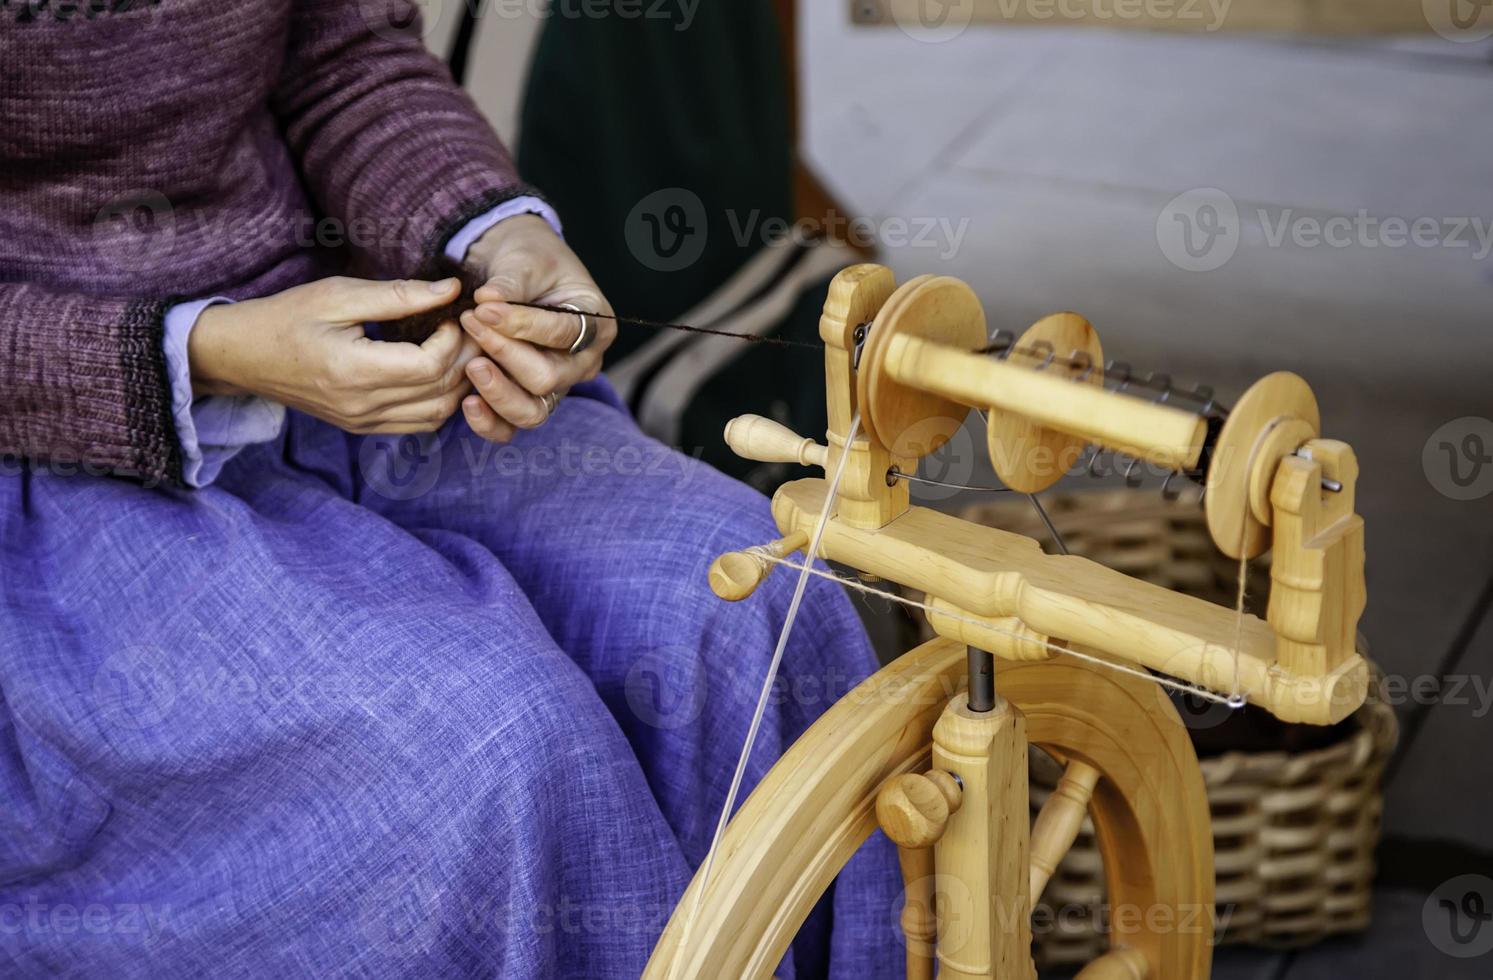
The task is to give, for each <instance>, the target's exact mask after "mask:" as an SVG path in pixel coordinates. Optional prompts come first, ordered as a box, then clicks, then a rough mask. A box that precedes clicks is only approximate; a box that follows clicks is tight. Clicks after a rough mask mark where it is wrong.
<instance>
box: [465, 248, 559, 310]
mask: <svg viewBox="0 0 1493 980" xmlns="http://www.w3.org/2000/svg"><path fill="white" fill-rule="evenodd" d="M541 264H545V263H539V262H537V261H533V260H532V259H531V260H529V261H519V262H505V263H503V264H502V265H501V267H500V268H498V269H497V270H496V271H494V272H493V273H492V274H491V275H489V276H488V277H487V282H485V283H483V284H482V285H480V286H478V287H477V291H476V292H475V293H473V294H472V298H473V299H475V300H476V301H477V302H479V303H503V302H507V301H508V300H528V299H529V298H530V297H532V296H537V295H539V294H540V293H541V292H543V291H544V289H543V288H542V287H541V285H540V281H539V275H538V273H539V271H540V270H539V266H540V265H541ZM545 265H546V271H548V269H547V264H545Z"/></svg>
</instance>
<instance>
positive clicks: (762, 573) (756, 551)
mask: <svg viewBox="0 0 1493 980" xmlns="http://www.w3.org/2000/svg"><path fill="white" fill-rule="evenodd" d="M808 544H809V536H808V534H806V533H804V532H803V531H794V532H793V533H792V534H790V535H788V536H787V537H786V538H779V539H778V540H776V541H774V542H772V543H771V544H767V545H763V546H762V547H761V548H751V549H748V550H746V551H728V552H726V553H725V554H724V555H721V556H720V557H719V558H717V559H716V560H715V561H713V562H711V563H710V591H711V592H714V593H715V594H716V595H717V596H719V597H720V598H722V599H725V600H726V601H727V602H740V601H741V600H743V599H745V598H746V597H747V596H749V595H751V594H752V593H753V592H756V591H757V586H759V585H761V584H762V583H763V582H764V581H766V580H767V576H768V575H770V574H772V568H773V565H774V564H775V562H772V561H769V560H768V558H769V556H771V557H772V558H786V557H788V555H789V553H791V552H794V551H797V550H799V549H800V548H805V547H807V546H808Z"/></svg>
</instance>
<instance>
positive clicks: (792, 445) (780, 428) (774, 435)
mask: <svg viewBox="0 0 1493 980" xmlns="http://www.w3.org/2000/svg"><path fill="white" fill-rule="evenodd" d="M726 445H728V446H730V447H731V451H732V452H734V453H735V454H736V455H738V456H740V457H742V458H743V459H755V460H757V461H758V462H762V463H798V464H799V465H801V466H823V465H824V464H825V461H826V460H827V459H828V458H829V450H828V449H826V448H825V447H824V446H821V445H819V444H818V443H816V442H815V441H814V440H813V439H806V438H804V437H803V436H801V435H799V434H798V433H796V432H794V431H793V430H792V429H790V428H788V427H787V426H786V425H783V424H782V423H780V422H774V421H773V420H772V419H769V418H763V417H762V416H761V415H738V416H737V417H736V418H734V419H732V420H731V421H729V422H727V423H726Z"/></svg>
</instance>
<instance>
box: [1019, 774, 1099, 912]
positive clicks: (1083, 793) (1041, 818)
mask: <svg viewBox="0 0 1493 980" xmlns="http://www.w3.org/2000/svg"><path fill="white" fill-rule="evenodd" d="M1098 782H1099V770H1098V769H1095V768H1094V767H1093V766H1091V765H1089V764H1087V763H1084V762H1078V761H1076V760H1075V761H1073V762H1070V763H1068V768H1067V769H1066V770H1064V772H1063V778H1062V779H1060V780H1058V785H1057V788H1056V789H1054V790H1053V791H1052V795H1051V796H1049V797H1048V798H1047V802H1046V803H1044V804H1042V812H1041V813H1039V814H1037V822H1036V823H1034V824H1033V825H1032V884H1031V895H1032V902H1033V904H1035V903H1036V901H1037V900H1038V899H1039V898H1041V897H1042V890H1043V889H1044V888H1046V887H1047V881H1048V879H1050V878H1051V877H1052V873H1053V872H1054V871H1056V870H1057V866H1058V862H1059V861H1061V860H1063V855H1065V854H1067V853H1068V850H1069V848H1071V847H1072V846H1073V842H1074V841H1075V840H1077V839H1078V829H1079V828H1080V827H1081V826H1083V818H1084V814H1086V813H1088V810H1089V798H1090V797H1092V796H1093V795H1094V786H1095V785H1096V784H1097V783H1098Z"/></svg>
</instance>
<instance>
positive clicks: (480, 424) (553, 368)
mask: <svg viewBox="0 0 1493 980" xmlns="http://www.w3.org/2000/svg"><path fill="white" fill-rule="evenodd" d="M467 262H468V263H469V264H471V265H475V266H476V267H477V268H479V269H482V270H483V271H485V272H486V274H487V276H488V280H487V283H486V285H484V286H482V287H481V288H480V289H478V290H477V293H476V297H475V298H476V300H477V303H478V306H477V308H476V309H475V310H472V311H470V312H467V313H464V314H462V317H461V325H462V327H463V329H465V330H466V332H467V334H469V335H470V336H471V337H472V338H473V339H474V340H475V341H476V342H477V343H478V344H479V345H480V346H481V348H482V351H483V352H484V353H485V354H486V355H487V356H485V357H483V356H478V357H475V358H473V359H472V360H471V361H470V362H469V363H468V364H467V365H466V375H467V377H468V378H470V379H471V381H472V384H473V385H474V386H475V387H476V389H477V393H476V394H474V395H471V396H470V397H467V398H466V399H464V400H463V401H462V403H461V407H462V411H463V413H464V414H465V415H466V419H467V422H468V423H469V424H470V425H471V427H472V430H473V431H474V432H476V433H477V434H478V435H480V436H482V437H483V438H485V439H490V440H492V441H494V442H505V441H507V440H508V439H511V438H512V437H513V433H514V430H515V429H529V428H534V427H535V426H538V425H541V424H542V423H543V422H544V421H545V419H547V418H549V414H550V409H549V406H548V405H546V404H545V402H544V400H543V396H545V395H554V396H555V398H556V399H558V398H561V397H564V395H565V393H566V392H567V391H569V390H570V388H571V386H572V385H575V384H578V383H580V382H582V381H589V380H590V379H592V378H594V377H596V375H597V374H598V373H599V372H600V371H601V357H602V354H603V353H604V352H605V351H606V349H607V348H608V347H609V346H611V343H612V341H613V340H614V339H615V338H616V336H617V325H616V322H615V321H613V320H598V321H597V322H596V324H595V326H596V339H595V340H594V341H592V343H591V346H590V347H588V348H586V349H585V350H584V351H581V352H580V353H579V354H574V355H572V354H570V353H569V350H570V345H571V344H573V343H574V342H575V340H576V338H577V337H578V336H579V335H580V318H579V317H577V316H575V315H573V314H569V313H549V312H546V311H544V310H534V309H529V308H527V307H523V306H512V305H510V304H509V303H508V302H507V301H508V300H513V301H516V302H523V303H544V304H546V305H550V306H558V305H560V304H562V303H569V304H571V305H573V306H577V307H579V308H580V309H582V310H588V311H595V312H598V313H611V312H612V308H611V307H610V306H608V305H607V301H606V300H605V299H604V298H603V297H602V295H601V290H600V289H598V288H596V283H594V282H592V281H591V276H590V275H589V274H588V273H587V272H586V267H585V266H583V265H581V261H580V259H578V258H576V257H575V253H574V252H572V251H571V250H570V249H569V248H568V247H567V246H566V244H565V243H564V242H563V241H561V240H560V236H559V235H556V234H555V232H554V229H552V228H550V226H549V224H548V223H547V222H546V221H545V220H544V219H543V218H540V217H539V216H537V215H532V214H523V215H517V216H515V217H512V218H508V219H505V220H503V221H500V222H498V223H497V224H496V225H494V226H493V227H492V228H490V229H488V231H487V233H486V234H484V235H483V236H482V237H481V238H479V239H478V240H477V241H476V242H475V243H473V245H472V247H471V249H470V250H469V251H468V253H467ZM479 396H480V397H479Z"/></svg>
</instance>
